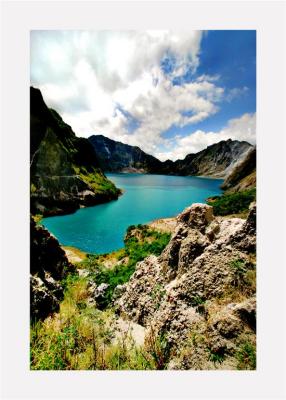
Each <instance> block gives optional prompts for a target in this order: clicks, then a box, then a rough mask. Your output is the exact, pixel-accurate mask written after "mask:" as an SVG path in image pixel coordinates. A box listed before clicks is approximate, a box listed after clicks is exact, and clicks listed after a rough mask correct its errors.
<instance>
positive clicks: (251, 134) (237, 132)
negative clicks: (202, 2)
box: [155, 113, 256, 161]
mask: <svg viewBox="0 0 286 400" xmlns="http://www.w3.org/2000/svg"><path fill="white" fill-rule="evenodd" d="M255 135H256V114H255V113H254V114H248V113H247V114H244V115H242V116H241V117H240V118H235V119H231V120H230V121H229V122H228V124H227V125H226V127H225V128H223V129H222V130H220V131H219V132H204V131H201V130H198V131H196V132H194V133H192V134H190V135H187V136H184V137H179V136H176V137H175V138H174V139H173V140H172V143H171V148H172V150H169V151H166V152H157V153H156V154H155V155H156V157H157V158H159V159H160V160H162V161H164V160H167V159H170V160H178V159H183V158H185V156H186V155H187V154H190V153H197V152H199V151H201V150H203V149H205V148H206V147H207V146H210V145H212V144H214V143H218V142H220V141H221V140H227V139H232V140H240V141H242V140H245V141H247V142H248V143H250V144H255V143H256V136H255ZM169 146H170V145H169Z"/></svg>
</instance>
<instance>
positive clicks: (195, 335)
mask: <svg viewBox="0 0 286 400" xmlns="http://www.w3.org/2000/svg"><path fill="white" fill-rule="evenodd" d="M255 248H256V206H255V205H252V206H251V209H250V213H249V216H248V219H247V220H242V219H239V218H229V219H228V218H222V217H217V218H215V217H214V216H213V211H212V207H210V206H208V205H205V204H193V205H192V206H191V207H189V208H187V209H186V210H185V211H184V212H183V213H181V214H180V215H179V216H178V217H177V227H176V230H175V232H174V234H173V236H172V238H171V240H170V243H169V244H168V245H167V247H166V248H165V250H164V251H163V253H162V254H161V255H160V256H159V257H155V256H149V257H147V258H146V259H145V260H143V261H142V262H140V263H138V264H137V267H136V271H135V273H134V274H133V276H132V277H131V279H130V281H129V282H128V283H127V284H125V285H124V286H123V287H121V293H123V294H122V295H121V297H119V298H118V299H117V301H116V304H117V307H118V311H119V313H120V315H121V316H122V317H124V318H126V319H129V320H131V321H133V322H135V323H138V324H140V325H143V326H144V327H145V328H146V329H147V334H146V336H147V339H145V342H146V341H147V343H148V341H152V340H153V339H152V338H154V336H155V337H157V338H161V339H162V338H163V343H164V349H165V350H166V351H167V353H168V354H167V356H166V357H167V358H168V368H169V369H212V368H214V364H215V367H216V368H221V369H236V368H240V367H241V368H242V369H244V368H250V369H255V340H256V339H255V331H256V302H255ZM148 337H149V339H148ZM243 352H246V353H249V354H248V356H249V357H251V360H252V361H251V362H250V363H249V364H247V365H246V366H245V365H242V364H241V365H240V366H239V365H238V364H237V360H238V359H239V357H238V355H239V354H243ZM244 356H245V357H247V355H244ZM242 358H243V357H242Z"/></svg>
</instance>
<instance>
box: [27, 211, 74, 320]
mask: <svg viewBox="0 0 286 400" xmlns="http://www.w3.org/2000/svg"><path fill="white" fill-rule="evenodd" d="M30 237H31V241H30V244H31V249H30V250H31V251H30V273H31V275H30V317H31V319H32V320H34V319H44V318H46V317H47V316H48V315H49V314H51V313H52V312H55V311H57V310H58V309H59V303H60V300H61V299H62V298H63V287H62V285H61V281H62V279H63V278H65V277H66V275H67V273H68V272H73V271H74V267H73V265H72V264H70V263H69V262H68V260H67V258H66V255H65V252H64V251H63V250H62V249H61V247H60V245H59V242H58V241H57V239H56V238H55V237H53V236H52V235H51V234H50V233H49V232H48V231H47V230H46V229H44V228H42V227H41V226H37V225H36V224H35V222H34V220H33V219H32V218H31V223H30Z"/></svg>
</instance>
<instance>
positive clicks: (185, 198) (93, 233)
mask: <svg viewBox="0 0 286 400" xmlns="http://www.w3.org/2000/svg"><path fill="white" fill-rule="evenodd" d="M106 175H107V176H108V178H109V179H110V180H112V181H113V182H114V183H115V185H116V186H117V187H119V188H121V189H123V190H124V194H123V195H122V196H120V197H119V199H118V200H114V201H111V202H109V203H105V204H100V205H97V206H94V207H87V208H81V209H80V210H78V211H76V212H75V213H74V214H69V215H63V216H56V217H47V218H44V219H43V225H44V226H45V227H46V228H47V229H48V230H49V231H50V232H52V233H53V234H54V235H55V236H56V237H57V239H58V240H59V242H60V243H61V244H62V245H65V246H74V247H77V248H79V249H81V250H83V251H86V252H89V253H107V252H110V251H113V250H117V249H119V248H121V247H123V238H124V235H125V232H126V229H127V228H128V226H129V225H137V224H145V223H147V222H150V221H152V220H154V219H157V218H165V217H172V216H175V215H177V214H178V213H179V212H181V211H183V209H184V208H185V207H187V206H189V205H191V204H192V203H203V202H205V200H206V198H207V197H209V196H214V195H217V194H220V193H221V190H220V188H219V186H220V185H221V183H222V180H221V179H208V178H199V177H193V176H184V177H183V176H169V175H149V174H147V175H142V174H106Z"/></svg>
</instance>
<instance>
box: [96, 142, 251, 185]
mask: <svg viewBox="0 0 286 400" xmlns="http://www.w3.org/2000/svg"><path fill="white" fill-rule="evenodd" d="M89 141H90V143H91V144H92V145H93V147H94V150H95V152H96V154H97V157H98V159H99V162H100V166H101V168H102V169H103V170H104V171H112V172H142V173H154V174H167V175H202V176H212V177H217V178H224V177H226V176H227V175H228V174H229V173H230V171H231V170H232V168H233V167H234V165H235V164H236V163H237V162H238V161H240V160H241V159H242V158H243V157H244V156H245V154H246V152H247V151H248V150H249V149H250V148H252V146H251V145H250V144H249V143H247V142H239V141H237V140H231V139H229V140H226V141H221V142H219V143H216V144H213V145H211V146H209V147H207V148H206V149H204V150H202V151H200V152H199V153H196V154H188V155H187V156H186V157H185V158H184V160H177V161H171V160H167V161H165V162H161V161H160V160H158V159H157V158H155V157H153V156H151V155H149V154H146V153H145V152H143V151H142V150H141V149H140V148H139V147H134V146H129V145H126V144H123V143H120V142H116V141H114V140H111V139H108V138H106V137H104V136H102V135H93V136H91V137H90V138H89Z"/></svg>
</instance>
